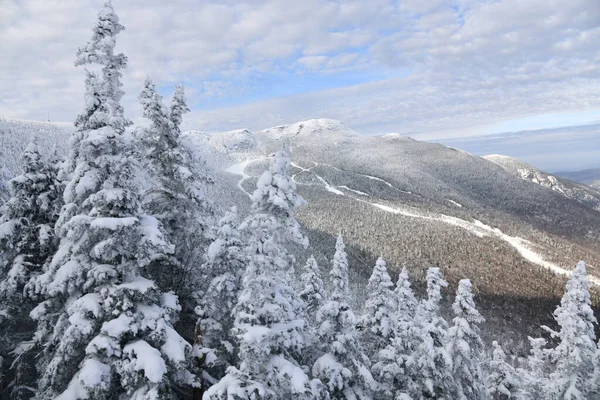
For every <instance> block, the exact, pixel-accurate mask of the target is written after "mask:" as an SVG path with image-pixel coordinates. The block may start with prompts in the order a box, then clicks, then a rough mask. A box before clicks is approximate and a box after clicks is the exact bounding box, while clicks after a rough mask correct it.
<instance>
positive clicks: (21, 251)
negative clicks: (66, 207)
mask: <svg viewBox="0 0 600 400" xmlns="http://www.w3.org/2000/svg"><path fill="white" fill-rule="evenodd" d="M23 167H24V170H23V173H22V174H21V175H19V176H17V177H16V178H14V179H13V180H12V181H11V185H12V194H13V195H12V197H11V199H10V200H9V201H8V203H7V204H6V207H5V213H4V215H3V216H2V217H1V218H0V327H1V328H0V349H1V350H0V356H4V358H5V359H6V360H7V361H10V362H11V364H12V371H11V372H10V373H9V374H7V376H6V378H7V379H9V380H10V381H11V382H10V386H11V391H10V392H11V398H13V399H22V398H29V396H30V395H31V387H32V386H35V367H34V363H35V360H34V354H33V353H34V352H33V351H32V350H33V348H32V344H31V343H30V340H31V331H32V330H33V321H32V320H31V319H30V318H29V313H30V312H31V310H32V309H33V308H34V307H35V302H34V301H33V299H30V298H28V297H26V296H24V293H23V292H24V288H25V285H26V284H27V282H28V281H29V280H30V279H31V278H32V277H35V276H37V275H38V274H40V273H41V272H42V270H43V267H44V265H45V264H46V262H47V260H48V259H49V258H50V257H51V256H52V254H53V253H54V252H55V251H56V244H57V241H56V239H55V235H54V224H55V223H56V219H57V218H58V214H59V212H60V208H61V204H62V193H61V186H60V184H59V183H58V182H57V179H56V173H57V167H56V165H55V164H54V163H52V161H51V160H48V161H44V160H42V157H41V156H40V153H39V151H38V147H37V145H36V143H35V141H34V142H32V143H31V144H30V145H29V146H28V147H27V149H26V150H25V152H24V153H23ZM38 350H39V349H38Z"/></svg>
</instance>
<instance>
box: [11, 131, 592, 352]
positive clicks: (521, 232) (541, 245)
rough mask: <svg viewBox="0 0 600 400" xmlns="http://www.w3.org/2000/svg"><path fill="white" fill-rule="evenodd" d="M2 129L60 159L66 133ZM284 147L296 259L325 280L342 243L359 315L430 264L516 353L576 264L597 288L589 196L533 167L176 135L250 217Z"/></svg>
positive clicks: (312, 135)
mask: <svg viewBox="0 0 600 400" xmlns="http://www.w3.org/2000/svg"><path fill="white" fill-rule="evenodd" d="M0 122H1V123H0V144H4V143H5V142H6V141H7V140H8V141H9V142H11V143H12V145H11V146H10V151H11V152H16V151H18V150H19V149H21V148H23V147H24V146H25V144H26V142H27V140H28V138H29V137H31V136H32V135H33V134H35V133H36V132H37V133H38V134H42V135H43V136H44V138H43V140H46V141H48V146H47V147H50V146H51V145H54V144H56V145H57V146H61V147H60V148H61V149H64V147H65V143H67V134H68V133H69V132H70V131H72V128H67V127H63V126H54V125H52V124H39V125H38V124H37V123H25V122H23V123H20V122H15V121H13V122H6V121H4V120H0ZM50 125H52V127H51V126H50ZM7 126H8V129H9V131H8V132H9V134H8V135H7V130H6V129H7ZM38 129H43V130H45V132H47V134H46V133H44V132H39V131H38ZM15 132H21V133H22V134H21V135H17V136H18V140H17V139H15V138H8V139H7V136H8V137H10V136H11V135H12V136H14V133H15ZM13 142H14V143H13ZM284 142H288V143H289V144H290V145H291V148H292V154H293V164H292V165H293V168H292V169H293V170H292V173H293V177H294V180H295V181H296V183H297V184H298V188H299V192H300V194H301V195H302V196H303V197H304V198H305V199H306V200H307V204H306V205H305V206H302V207H300V208H299V210H298V215H297V216H298V219H299V221H300V222H301V223H302V225H303V227H304V229H305V231H306V232H307V234H308V236H309V239H310V243H311V245H310V247H309V249H308V252H307V251H304V250H303V249H300V248H295V249H293V250H294V254H295V256H296V259H297V262H298V264H302V263H303V262H304V260H305V259H306V258H307V257H308V255H309V254H314V255H315V257H316V258H317V261H318V262H319V265H320V266H321V267H323V268H328V266H329V264H330V259H331V256H332V251H333V248H334V243H335V237H336V236H337V234H338V233H340V232H341V233H342V234H343V235H344V239H345V241H346V243H347V245H348V251H349V256H350V264H351V268H352V271H351V281H352V288H353V291H354V293H355V303H356V304H355V306H356V307H357V308H358V309H360V308H362V302H363V299H364V288H365V285H366V282H367V279H368V277H369V275H370V273H371V271H372V268H373V265H374V263H375V260H376V258H377V257H379V256H383V257H384V258H385V259H386V260H387V261H388V262H389V265H391V266H392V267H391V270H392V272H393V273H394V274H395V273H397V272H398V271H399V269H400V268H401V266H406V267H407V268H409V270H410V272H411V275H412V278H413V279H414V280H415V286H416V288H417V290H421V291H422V290H423V280H424V272H425V270H426V268H427V267H429V266H439V267H441V268H442V270H443V272H444V274H445V275H446V277H447V278H448V280H449V281H450V282H451V284H452V285H451V286H454V285H455V284H456V283H457V282H458V280H459V279H462V278H470V279H471V280H472V281H473V284H474V287H475V288H476V290H477V296H478V297H477V300H478V303H479V305H480V307H481V312H482V313H483V315H484V316H485V317H486V319H487V320H488V323H487V324H486V326H487V327H488V328H487V329H488V330H487V332H488V334H489V336H488V338H489V337H492V336H493V337H495V338H496V339H498V338H499V337H505V338H509V337H510V338H513V339H511V340H516V341H517V342H520V341H522V342H525V341H526V336H527V335H534V334H535V332H536V329H538V327H539V326H540V325H541V324H551V319H550V318H549V315H550V313H551V311H552V310H553V309H554V307H555V306H556V304H557V301H558V299H559V296H560V295H561V294H562V291H563V288H564V283H565V279H566V276H567V275H568V274H569V271H571V270H572V269H573V268H574V266H575V264H576V262H577V261H579V260H580V259H584V260H585V261H586V262H587V263H589V272H590V273H591V274H592V277H591V279H592V281H593V283H594V285H595V286H594V288H596V287H598V285H600V269H599V268H598V267H599V266H600V240H599V239H600V212H598V211H597V210H596V209H594V208H595V207H594V206H593V205H592V203H586V202H585V201H582V198H583V197H581V196H583V195H582V194H581V193H580V191H582V190H583V189H582V188H585V187H584V186H583V185H578V184H575V183H572V182H569V181H563V180H562V179H558V178H554V179H551V178H550V175H547V174H543V173H541V172H539V171H537V170H535V169H532V168H533V167H531V166H526V168H527V171H529V172H532V171H533V172H532V173H533V175H531V174H529V172H528V173H527V174H525V175H526V178H524V177H523V174H521V173H515V171H517V172H518V170H519V169H521V168H522V167H523V164H522V163H520V162H518V161H517V160H514V161H510V162H508V161H506V160H504V159H503V158H502V157H497V156H493V157H492V156H490V157H486V158H482V157H477V156H474V155H471V154H469V153H467V152H464V151H460V150H457V149H453V148H448V147H445V146H443V145H440V144H435V143H425V142H420V141H417V140H414V139H412V138H408V137H403V136H400V135H397V134H392V135H385V136H382V137H367V136H362V135H360V134H359V133H357V132H355V131H353V130H351V129H350V128H348V127H346V126H345V125H344V124H342V123H341V122H338V121H333V120H327V119H318V120H309V121H304V122H299V123H296V124H292V125H282V126H277V127H273V128H269V129H265V130H262V131H257V132H250V131H248V130H237V131H231V132H224V133H214V134H208V133H205V132H199V131H189V132H187V133H186V134H185V135H184V143H185V144H186V145H187V146H188V147H189V148H190V149H191V150H193V151H195V152H196V153H197V159H198V162H199V163H202V165H203V168H204V169H205V170H206V172H207V174H208V175H210V176H212V177H213V181H214V183H213V184H211V185H208V186H207V189H206V191H207V196H208V197H209V198H210V199H211V200H212V201H213V202H214V203H215V204H217V205H218V206H220V207H221V208H222V209H225V208H227V207H230V206H234V205H235V206H237V207H238V208H239V209H240V213H241V214H242V215H244V214H245V213H247V212H248V211H249V206H250V204H251V202H250V196H249V194H250V193H252V190H253V189H254V187H255V183H256V179H257V177H258V176H259V174H260V173H261V172H262V171H264V169H265V168H266V167H267V165H268V161H269V158H270V157H271V156H272V154H273V153H274V152H275V151H276V150H278V149H280V148H281V146H282V144H283V143H284ZM61 151H64V150H61ZM11 157H12V158H11V159H10V160H4V163H5V164H6V165H7V166H8V167H7V168H8V169H9V170H11V171H14V170H16V169H18V162H17V161H14V159H15V156H14V155H13V156H11ZM499 160H503V161H499ZM525 165H526V164H525ZM530 175H531V176H530ZM532 177H533V178H532ZM536 181H537V182H536ZM553 182H554V183H553ZM589 190H590V191H591V190H592V189H589ZM585 193H587V192H585ZM590 193H591V192H590ZM590 196H591V197H592V198H593V199H597V198H596V197H594V196H592V195H591V194H590ZM453 289H454V287H452V288H451V289H449V290H448V292H447V294H448V295H447V296H446V299H447V300H448V301H451V300H452V298H451V296H450V293H451V290H453ZM594 293H595V294H594V295H595V296H597V295H598V293H600V292H597V291H596V290H594ZM446 309H448V310H449V307H446ZM514 338H516V339H514Z"/></svg>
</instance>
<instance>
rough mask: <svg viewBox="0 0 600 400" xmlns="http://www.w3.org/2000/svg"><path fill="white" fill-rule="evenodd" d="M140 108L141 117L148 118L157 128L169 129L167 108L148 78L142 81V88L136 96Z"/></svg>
mask: <svg viewBox="0 0 600 400" xmlns="http://www.w3.org/2000/svg"><path fill="white" fill-rule="evenodd" d="M138 99H139V101H140V104H141V106H142V116H143V117H145V118H148V119H149V120H150V121H152V123H153V124H154V125H156V126H157V127H158V128H167V129H168V127H169V117H168V111H167V108H166V107H165V106H164V104H163V101H162V96H161V95H160V94H159V93H158V92H157V91H156V87H155V85H154V83H152V80H151V79H150V77H146V79H145V80H144V87H143V89H142V91H141V92H140V95H139V96H138Z"/></svg>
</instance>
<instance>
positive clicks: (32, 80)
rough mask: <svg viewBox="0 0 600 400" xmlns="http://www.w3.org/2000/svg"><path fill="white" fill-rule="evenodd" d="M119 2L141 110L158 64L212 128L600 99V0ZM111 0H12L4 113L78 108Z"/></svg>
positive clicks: (402, 118)
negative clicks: (89, 54)
mask: <svg viewBox="0 0 600 400" xmlns="http://www.w3.org/2000/svg"><path fill="white" fill-rule="evenodd" d="M113 4H114V6H115V9H116V11H117V13H118V14H119V16H120V17H121V22H122V23H123V24H124V25H125V26H126V30H125V31H124V32H123V33H121V34H120V36H119V38H118V49H119V50H120V51H123V52H124V53H125V54H126V55H127V56H128V58H129V67H128V70H127V71H126V73H125V76H124V79H123V82H124V90H125V91H126V96H125V97H124V98H123V103H124V106H125V107H126V110H127V113H128V115H129V116H130V117H131V118H133V119H134V120H137V119H139V114H140V112H139V106H138V105H137V100H136V98H137V93H138V91H139V89H140V87H141V85H142V82H143V79H144V78H145V76H146V75H150V76H151V77H152V78H153V79H154V81H155V82H156V83H157V84H159V87H161V88H162V90H163V91H164V92H165V94H166V95H167V96H168V92H169V91H170V88H171V87H172V86H173V85H175V84H177V83H184V84H185V85H186V86H187V91H188V93H189V96H190V103H191V104H192V106H193V108H194V111H193V113H192V114H191V115H190V116H189V118H187V119H186V126H187V127H189V128H192V127H193V128H196V129H202V130H209V131H213V130H226V129H233V128H238V127H248V128H251V129H259V128H265V127H268V126H272V125H276V124H283V123H290V122H294V121H297V120H302V119H307V118H315V117H328V118H336V119H340V120H342V121H344V122H345V123H346V124H348V125H349V126H351V127H353V128H355V129H357V130H359V131H361V132H364V133H367V134H375V133H385V132H393V131H396V132H404V133H411V134H413V135H414V136H417V137H418V136H419V135H421V136H422V137H429V136H431V134H432V132H433V133H434V136H435V135H438V136H444V135H446V133H444V132H446V131H450V130H452V131H456V130H459V129H469V127H473V126H477V125H485V124H490V123H494V122H498V121H503V120H507V119H513V118H521V117H525V116H530V115H537V114H547V113H552V112H559V111H578V110H586V109H598V108H600V81H599V79H598V76H600V74H599V73H600V67H599V65H600V49H599V48H598V46H597V43H598V42H599V41H600V27H599V24H598V21H600V4H599V3H598V2H597V0H571V1H569V4H568V6H566V5H565V3H564V2H563V1H558V0H529V1H526V2H525V1H520V0H498V1H494V2H489V1H485V0H406V1H402V2H397V1H394V0H372V1H369V2H365V1H362V0H347V1H337V0H305V1H300V2H290V1H287V0H262V1H253V0H248V1H236V0H228V1H202V2H197V1H193V0H179V1H174V2H164V1H158V0H127V1H124V0H114V1H113ZM100 6H101V1H99V0H94V1H91V2H80V1H77V0H4V1H3V4H2V9H1V10H0V49H1V51H2V57H1V58H0V71H1V76H0V92H1V93H2V98H0V115H2V116H9V117H17V118H25V119H45V118H46V115H47V114H50V116H51V118H52V119H53V120H63V121H67V120H73V119H74V116H75V115H76V114H77V112H78V111H79V110H80V108H81V99H82V93H83V70H82V68H75V67H74V66H73V60H74V54H75V51H76V49H77V47H79V46H82V45H83V44H84V43H85V42H86V41H87V40H88V38H89V35H90V27H91V24H92V23H93V21H94V19H95V15H96V13H97V10H98V9H99V8H100ZM365 77H369V79H371V81H368V82H365ZM311 79H312V82H311ZM314 82H324V86H325V87H327V88H326V89H319V88H315V83H314ZM328 82H331V84H327V83H328ZM279 85H286V87H285V88H279V87H278V86H279ZM281 93H293V95H289V96H285V97H282V96H281ZM257 99H258V100H257ZM428 135H429V136H428Z"/></svg>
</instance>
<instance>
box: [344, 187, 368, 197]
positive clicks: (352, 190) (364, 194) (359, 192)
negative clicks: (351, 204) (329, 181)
mask: <svg viewBox="0 0 600 400" xmlns="http://www.w3.org/2000/svg"><path fill="white" fill-rule="evenodd" d="M339 187H340V188H342V189H346V190H349V191H351V192H354V193H356V194H360V195H361V196H369V195H368V194H367V193H365V192H361V191H360V190H356V189H352V188H349V187H348V186H339Z"/></svg>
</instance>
